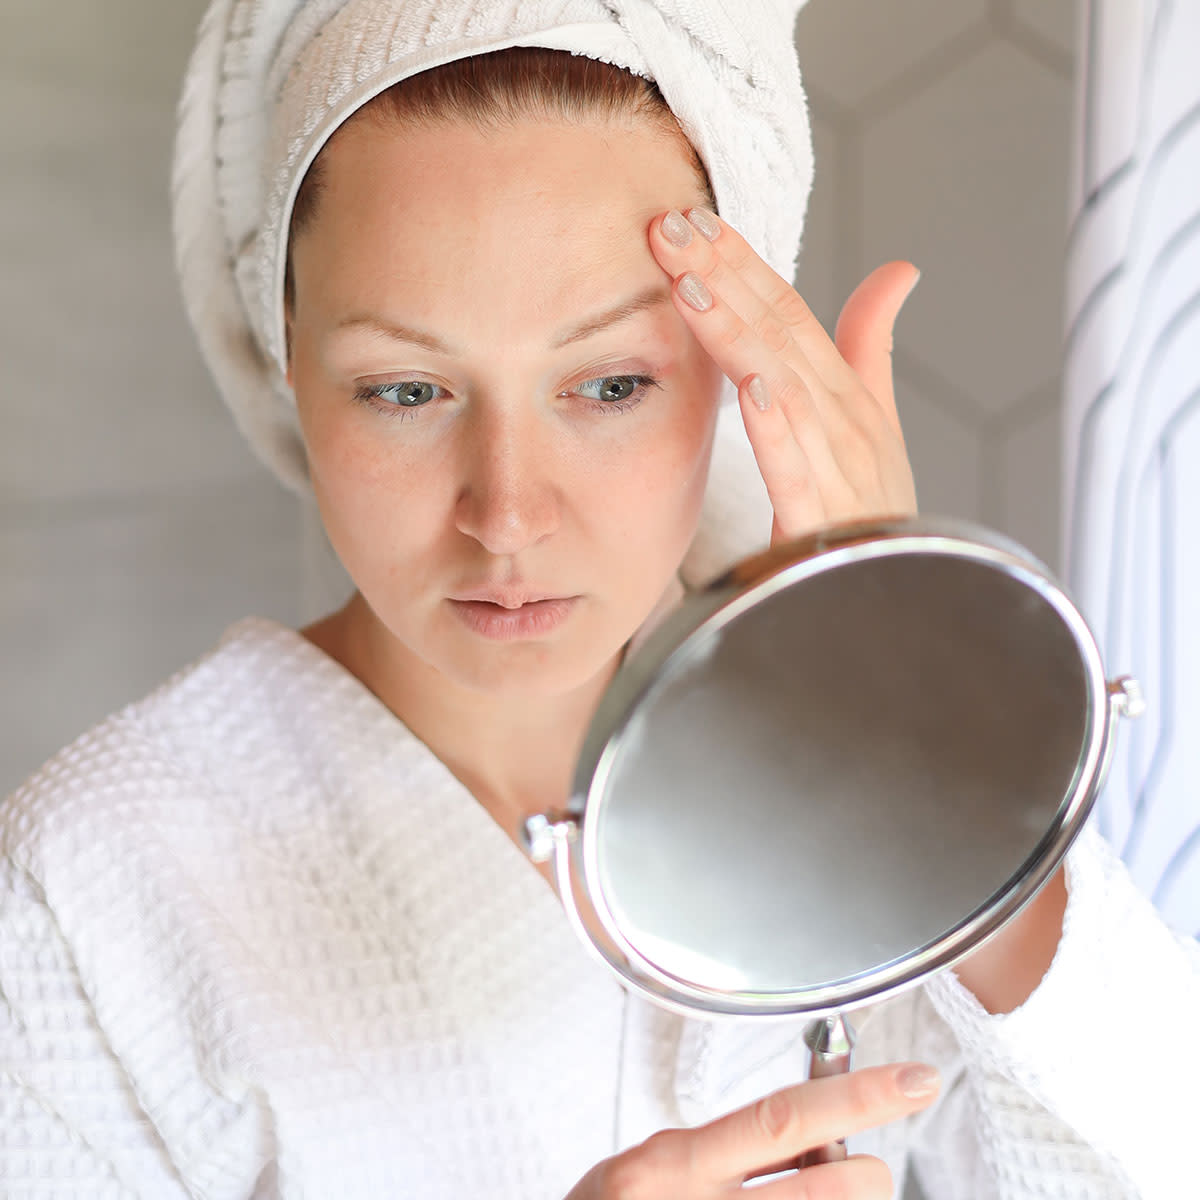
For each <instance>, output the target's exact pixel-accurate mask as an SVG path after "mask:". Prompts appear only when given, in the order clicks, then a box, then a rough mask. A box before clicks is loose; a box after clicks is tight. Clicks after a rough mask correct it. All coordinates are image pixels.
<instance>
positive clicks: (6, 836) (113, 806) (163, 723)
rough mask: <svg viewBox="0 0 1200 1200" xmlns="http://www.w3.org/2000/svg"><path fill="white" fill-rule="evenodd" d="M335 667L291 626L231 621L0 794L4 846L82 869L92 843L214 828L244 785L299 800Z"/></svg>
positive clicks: (0, 846) (24, 860) (17, 856)
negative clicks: (185, 660) (179, 666)
mask: <svg viewBox="0 0 1200 1200" xmlns="http://www.w3.org/2000/svg"><path fill="white" fill-rule="evenodd" d="M342 676H344V672H341V671H340V668H338V667H337V666H336V664H333V663H332V662H330V661H329V660H327V659H325V658H324V656H323V655H321V654H320V652H319V651H317V650H316V649H315V648H314V647H312V646H311V645H309V643H308V642H306V641H305V639H304V638H303V637H302V636H301V635H300V634H298V633H296V632H295V631H293V630H290V629H287V628H285V627H284V626H282V625H277V624H275V623H274V622H270V621H265V620H259V619H251V620H247V621H242V622H239V623H238V624H237V625H235V626H233V627H232V628H231V629H230V630H229V631H228V632H227V633H226V634H225V636H224V637H223V638H222V639H221V641H220V643H219V644H218V645H217V646H216V647H215V648H214V649H213V650H212V651H210V652H209V653H208V654H206V655H205V656H204V657H202V658H201V659H199V660H197V661H196V662H194V663H192V664H191V665H190V666H188V667H186V668H184V669H183V670H181V671H179V672H178V673H177V674H175V675H174V676H172V677H171V678H170V679H169V680H167V681H166V682H165V683H164V684H163V685H161V686H160V687H159V688H157V689H156V690H155V691H154V692H152V693H151V694H150V695H149V696H147V697H145V698H144V699H142V700H140V701H138V702H137V703H135V704H132V705H130V706H129V707H127V708H125V709H122V710H121V711H120V712H117V713H115V714H114V715H112V716H111V717H109V718H108V719H107V720H105V721H103V722H101V723H100V724H99V725H97V726H96V727H95V728H93V729H91V730H89V731H88V732H87V733H85V734H84V735H83V736H82V737H80V738H78V739H77V740H76V741H75V742H73V743H72V744H71V745H69V746H67V747H66V748H65V749H64V750H62V751H60V752H59V753H58V754H57V755H55V756H54V757H53V758H52V759H51V760H50V761H49V762H48V763H46V765H45V766H43V767H42V768H41V769H40V770H39V771H37V772H36V773H35V774H34V775H33V776H31V777H30V778H29V779H28V780H27V781H26V782H25V783H24V784H23V785H21V786H20V787H19V788H18V789H17V790H16V792H14V793H13V794H12V795H11V796H10V797H9V798H8V799H7V800H6V801H4V803H3V805H2V807H0V854H3V855H4V856H6V857H10V858H12V859H14V860H15V861H17V862H18V863H20V864H21V865H27V864H33V863H36V862H38V861H44V862H52V861H54V860H56V859H57V860H61V859H64V858H66V859H69V860H71V861H72V862H74V863H77V864H79V865H80V867H81V869H82V868H83V864H84V863H86V861H87V859H88V857H89V855H94V854H95V853H97V846H98V845H99V844H103V845H105V846H108V847H112V846H113V844H114V842H115V843H117V844H118V845H119V844H120V843H123V842H129V843H136V844H137V845H138V846H139V847H140V849H141V850H142V851H145V849H146V848H147V846H148V844H149V843H151V842H153V841H155V840H156V839H161V838H162V837H164V836H168V835H171V838H170V840H174V838H179V839H181V840H182V841H184V842H186V839H187V838H188V837H189V836H194V835H196V834H198V833H200V832H202V831H209V832H211V830H212V827H213V826H214V825H215V824H220V823H221V821H222V820H228V819H230V818H231V817H232V816H233V815H234V813H236V812H237V811H238V810H240V809H244V808H245V805H244V804H242V803H239V802H238V801H237V798H238V797H242V796H245V795H246V794H247V792H249V793H251V794H253V795H255V796H256V797H259V798H261V799H263V800H269V798H270V797H272V796H274V795H283V796H290V797H292V798H293V800H294V801H296V802H302V801H303V798H304V797H305V795H306V794H308V793H309V792H310V791H311V788H308V787H306V786H305V785H304V781H305V779H311V778H312V776H311V772H308V771H306V769H305V768H306V765H308V764H309V763H310V760H311V755H312V753H314V741H313V738H312V736H311V732H312V726H314V725H319V724H321V723H322V722H323V721H326V720H327V719H328V718H327V715H326V714H324V713H320V712H318V711H317V709H318V708H319V707H320V706H321V705H326V706H328V705H330V704H331V703H332V704H333V705H335V706H336V704H337V699H336V697H332V698H331V696H330V692H331V690H332V691H333V692H335V693H336V691H337V688H338V685H339V683H340V682H341V679H340V677H342ZM345 680H346V681H347V682H348V684H349V685H353V687H357V684H355V682H354V681H353V680H350V679H349V677H348V676H345ZM343 686H345V685H343ZM350 690H351V692H352V690H353V688H351V689H350ZM39 874H40V872H39Z"/></svg>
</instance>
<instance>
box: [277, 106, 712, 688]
mask: <svg viewBox="0 0 1200 1200" xmlns="http://www.w3.org/2000/svg"><path fill="white" fill-rule="evenodd" d="M323 168H324V169H323V187H322V190H321V193H320V198H319V200H318V203H317V208H316V212H315V216H314V219H313V220H312V222H311V223H310V224H309V225H308V226H307V227H306V228H305V230H304V232H303V233H302V234H301V235H300V236H299V237H298V238H297V241H296V245H295V247H294V255H293V272H294V280H295V301H294V306H293V310H292V313H291V316H290V336H291V346H292V363H291V375H290V377H291V381H292V384H293V387H294V389H295V393H296V397H297V402H298V405H299V412H300V418H301V423H302V427H303V432H304V438H305V441H306V444H307V447H308V456H309V463H310V467H311V472H312V479H313V483H314V487H315V491H316V496H317V500H318V503H319V505H320V508H321V512H322V515H323V518H324V522H325V526H326V529H327V530H328V533H329V537H330V539H331V541H332V544H333V546H334V549H335V550H336V551H337V553H338V555H339V557H340V558H341V560H342V562H343V563H344V565H345V567H346V569H347V570H348V571H349V573H350V575H351V577H352V578H353V580H354V582H355V584H356V585H357V587H358V589H359V591H360V592H361V593H362V595H363V597H364V598H365V600H366V602H367V606H368V607H369V609H370V615H369V616H368V617H366V618H364V619H367V620H370V621H374V622H378V623H379V624H380V625H381V626H382V628H383V630H384V631H385V632H386V635H387V638H388V641H387V644H388V646H389V648H390V649H392V650H394V651H395V652H396V654H397V655H398V656H399V658H400V659H401V661H403V660H405V659H408V660H409V661H412V660H416V661H419V662H420V663H423V664H424V665H425V666H427V667H431V668H433V669H434V670H435V671H436V672H438V673H440V674H442V675H444V676H446V677H447V678H449V679H450V680H452V681H454V682H455V683H456V684H458V685H460V686H466V687H468V688H471V689H482V690H486V691H491V692H505V693H513V694H518V693H519V694H530V693H536V694H542V695H549V694H553V693H555V692H559V691H563V690H566V689H569V688H572V687H576V686H580V685H582V684H584V683H586V682H587V681H589V680H591V679H593V678H594V677H595V676H596V675H597V674H598V673H599V672H601V671H602V670H603V669H604V668H605V667H606V666H607V665H608V664H610V663H611V662H612V660H613V657H614V656H615V655H616V654H617V653H618V652H619V650H620V648H621V646H622V645H623V644H624V643H625V642H626V641H627V640H628V638H629V637H630V636H631V634H632V633H633V632H634V631H635V630H636V629H637V627H638V626H639V625H640V624H641V622H642V621H643V620H644V619H645V618H646V616H647V615H648V614H649V613H650V611H651V610H652V609H653V607H654V605H655V604H656V602H657V601H658V600H659V598H660V597H661V595H662V594H663V592H664V590H665V589H666V588H667V587H668V586H669V585H670V583H671V581H672V577H673V575H674V573H675V571H676V570H677V568H678V565H679V563H680V561H681V559H682V557H683V555H684V552H685V551H686V549H687V546H688V544H689V542H690V541H691V538H692V535H693V533H694V530H695V527H696V522H697V518H698V514H699V509H700V502H701V497H702V494H703V491H704V486H705V480H706V476H707V471H708V462H709V455H710V450H711V445H712V435H713V426H714V421H715V416H716V403H717V395H718V391H719V385H720V374H719V372H718V370H717V368H716V367H715V365H714V364H713V362H712V360H711V359H710V358H709V357H708V356H707V354H706V353H705V352H704V351H703V350H702V349H701V347H700V345H699V344H698V343H697V342H696V340H695V339H694V338H693V337H692V336H691V334H690V333H689V331H688V330H687V328H686V326H685V324H684V322H683V320H682V319H681V318H680V317H679V315H678V314H677V313H676V311H675V309H674V306H673V304H672V302H671V299H670V291H669V288H670V280H669V278H668V277H667V276H666V275H665V274H664V273H663V271H662V269H661V268H660V267H659V266H658V264H657V263H656V262H655V260H654V258H653V257H652V255H651V253H650V250H649V247H648V245H647V240H646V230H647V226H648V223H649V222H650V220H651V219H652V218H653V217H654V216H655V215H656V214H659V213H662V212H664V211H665V210H666V209H668V208H671V207H677V208H684V207H687V206H689V205H693V204H700V203H703V202H704V198H703V196H702V195H701V193H700V190H699V185H698V181H697V179H696V175H695V172H694V169H693V167H692V165H691V163H690V162H689V160H688V158H687V156H686V153H685V149H684V147H682V146H677V145H676V144H675V143H674V142H673V141H672V140H671V139H669V138H667V137H664V135H663V133H662V132H661V131H659V130H657V129H655V128H654V127H653V126H652V125H650V124H648V123H647V124H645V125H644V126H643V125H642V124H641V123H631V124H628V125H618V124H615V123H609V122H606V121H603V120H601V119H599V118H597V120H596V121H595V123H580V124H570V125H568V124H566V123H561V124H560V123H557V122H554V121H537V122H530V123H529V124H519V125H517V126H516V127H514V128H511V129H506V130H503V131H499V132H486V133H484V132H481V131H479V130H477V129H475V128H473V127H471V126H470V125H468V124H465V123H445V124H439V125H437V126H431V127H412V128H406V129H399V128H397V127H396V125H394V124H393V123H390V122H385V121H380V120H376V119H371V118H359V119H356V120H352V121H351V122H349V123H348V124H347V125H346V126H344V127H343V128H342V130H341V131H340V132H339V133H338V135H337V136H336V137H335V138H334V139H333V141H332V142H331V143H330V144H329V146H328V147H327V148H326V151H325V154H324V157H323ZM375 632H376V633H378V632H379V630H376V631H375Z"/></svg>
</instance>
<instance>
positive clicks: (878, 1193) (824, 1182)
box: [748, 1154, 893, 1200]
mask: <svg viewBox="0 0 1200 1200" xmlns="http://www.w3.org/2000/svg"><path fill="white" fill-rule="evenodd" d="M748 1194H749V1195H751V1196H753V1197H754V1200H891V1198H892V1195H893V1181H892V1173H891V1171H889V1170H888V1168H887V1166H886V1164H884V1163H883V1162H881V1161H880V1160H879V1159H878V1158H872V1157H871V1156H869V1155H865V1154H863V1155H855V1156H853V1157H851V1158H848V1159H846V1160H845V1161H844V1162H839V1163H828V1164H826V1165H824V1166H820V1167H808V1168H807V1169H805V1170H804V1171H800V1172H796V1171H792V1172H789V1173H788V1174H787V1175H785V1176H784V1177H783V1178H782V1179H773V1180H772V1181H771V1182H770V1183H763V1184H759V1185H758V1186H757V1187H755V1188H754V1189H753V1190H752V1191H750V1192H749V1193H748Z"/></svg>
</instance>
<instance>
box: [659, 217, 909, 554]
mask: <svg viewBox="0 0 1200 1200" xmlns="http://www.w3.org/2000/svg"><path fill="white" fill-rule="evenodd" d="M650 246H651V249H652V250H653V252H654V255H655V257H656V258H657V260H658V262H659V264H660V265H661V266H662V268H663V269H664V270H665V271H667V272H668V273H669V274H670V275H671V277H672V279H673V280H674V287H673V294H674V297H675V304H676V307H677V308H678V309H679V311H680V312H681V313H682V314H683V317H684V319H685V320H686V321H687V323H688V325H689V327H690V328H691V330H692V332H693V333H694V334H695V336H696V338H697V339H698V340H699V342H700V344H701V345H702V346H703V347H704V348H705V350H707V351H708V353H709V355H710V356H711V357H712V358H713V360H714V361H715V362H716V363H717V365H718V366H719V367H720V368H721V370H722V371H724V372H725V374H726V375H727V376H728V377H729V378H730V379H731V380H732V381H733V382H734V383H735V384H737V387H738V399H739V401H740V403H741V408H742V416H743V419H744V420H745V423H746V430H747V432H748V434H749V436H750V444H751V446H752V447H753V449H754V455H755V458H756V459H757V461H758V466H759V470H760V471H762V475H763V479H764V480H765V481H766V485H767V493H768V495H769V496H770V498H771V504H772V505H773V507H774V509H775V523H774V528H773V529H772V534H771V541H772V543H774V542H777V541H780V540H783V539H787V538H794V537H798V536H800V535H801V534H804V533H808V532H810V531H811V530H813V529H816V528H819V527H820V526H822V525H829V524H833V523H836V522H842V521H853V520H860V519H866V518H871V517H882V516H900V515H908V514H911V513H913V512H915V511H916V494H915V492H914V489H913V478H912V469H911V467H910V466H909V462H908V455H907V453H906V452H905V449H904V437H903V434H902V433H901V431H900V418H899V416H898V415H897V413H896V398H895V393H894V391H893V387H892V364H891V351H892V326H893V324H894V322H895V319H896V315H897V314H898V313H899V311H900V308H901V306H902V305H903V303H904V301H905V299H906V297H907V296H908V294H909V292H911V291H912V288H913V285H914V284H915V283H916V281H917V278H918V272H917V270H916V268H915V267H913V266H912V265H911V264H910V263H902V262H894V263H888V264H886V265H885V266H882V267H879V268H878V269H877V270H875V271H874V272H872V273H871V275H869V276H868V277H867V278H866V279H865V280H864V281H863V282H862V283H861V284H860V285H859V286H858V288H857V289H856V290H855V292H854V294H853V295H852V296H851V297H850V299H849V300H848V301H847V302H846V306H845V308H844V309H843V310H842V315H841V318H840V319H839V321H838V327H837V333H836V341H831V340H830V338H829V336H828V335H827V334H826V333H825V330H824V329H822V328H821V324H820V322H819V321H818V320H817V319H816V317H814V316H813V314H812V312H811V311H810V310H809V308H808V305H806V304H805V303H804V301H803V300H802V299H801V298H800V297H799V295H797V293H796V291H795V289H794V288H793V287H792V286H791V284H790V283H788V282H787V281H786V280H784V279H783V278H782V277H781V276H779V275H777V274H776V273H775V272H774V271H773V270H772V269H771V268H770V267H769V266H768V265H767V264H766V263H765V262H764V261H763V260H762V259H761V258H760V257H759V256H758V255H757V254H756V253H755V252H754V251H753V250H752V249H751V247H750V246H749V244H748V243H747V242H746V241H745V239H744V238H742V237H741V236H740V235H739V234H738V233H737V232H736V231H735V230H733V229H732V228H730V226H728V225H726V224H725V223H724V222H723V221H721V220H720V219H719V218H717V217H715V216H714V215H713V214H712V213H710V212H709V211H708V210H707V209H690V210H689V212H688V219H685V218H684V217H683V216H682V215H681V214H680V213H678V212H671V213H668V214H667V215H666V216H665V217H656V218H655V220H654V221H653V222H652V223H651V226H650Z"/></svg>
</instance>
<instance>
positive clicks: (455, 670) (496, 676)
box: [442, 643, 623, 701]
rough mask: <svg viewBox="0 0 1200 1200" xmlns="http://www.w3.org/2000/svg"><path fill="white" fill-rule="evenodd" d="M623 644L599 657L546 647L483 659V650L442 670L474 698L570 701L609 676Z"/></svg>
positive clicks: (508, 649)
mask: <svg viewBox="0 0 1200 1200" xmlns="http://www.w3.org/2000/svg"><path fill="white" fill-rule="evenodd" d="M621 645H623V643H619V644H617V645H615V646H614V647H613V649H612V650H611V651H609V652H608V653H601V654H599V655H598V654H597V653H596V649H595V644H593V645H592V646H591V647H589V648H588V649H589V651H590V652H585V651H584V650H583V649H581V648H579V647H575V646H571V647H567V646H562V645H557V646H556V645H554V644H553V643H543V644H541V645H526V646H521V647H519V648H513V647H506V648H504V650H503V652H501V653H497V654H480V653H479V651H478V649H474V650H473V652H471V653H468V654H465V655H463V656H462V657H461V658H459V656H457V655H455V656H454V660H457V661H454V660H452V661H450V662H447V663H445V664H444V665H443V667H442V670H443V671H444V673H445V674H446V675H447V676H448V677H449V678H451V679H452V680H453V681H454V682H455V683H456V684H457V685H458V686H460V687H463V688H467V689H468V690H470V691H473V692H481V693H484V694H486V695H489V696H495V697H498V698H503V699H512V700H526V701H529V700H549V699H553V698H554V697H556V696H564V695H568V694H570V693H571V692H575V691H578V690H579V689H580V688H584V687H586V686H588V685H589V684H591V683H594V682H595V680H596V679H597V677H598V676H600V675H601V674H603V673H604V672H605V671H607V670H608V669H609V668H610V667H611V666H612V665H613V663H614V661H615V660H616V657H617V655H618V654H619V653H620V649H621Z"/></svg>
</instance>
